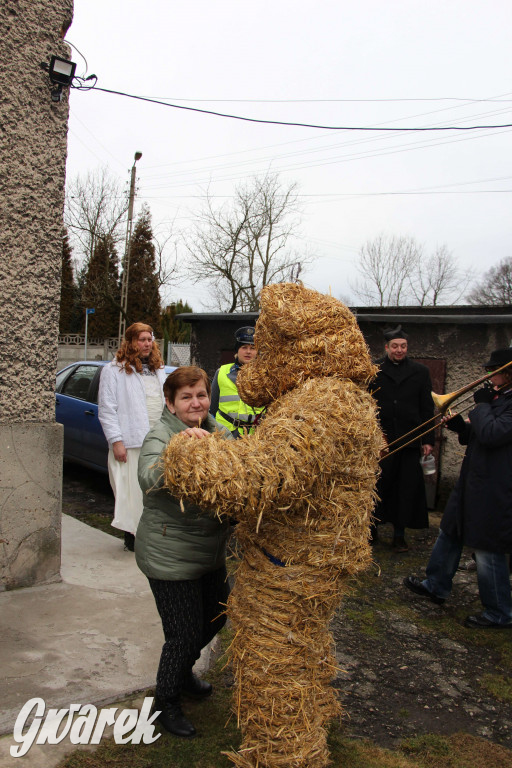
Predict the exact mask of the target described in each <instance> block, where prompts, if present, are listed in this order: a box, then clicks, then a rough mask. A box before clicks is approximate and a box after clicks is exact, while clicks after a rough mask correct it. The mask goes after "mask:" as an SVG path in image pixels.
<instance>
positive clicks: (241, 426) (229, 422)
mask: <svg viewBox="0 0 512 768" xmlns="http://www.w3.org/2000/svg"><path fill="white" fill-rule="evenodd" d="M232 367H233V363H226V365H221V367H220V368H219V372H218V375H217V384H218V385H219V410H218V411H217V413H216V414H215V421H218V422H219V424H222V425H223V426H225V427H227V428H228V429H229V430H230V432H237V431H238V433H239V434H240V435H243V434H245V433H246V432H249V434H252V433H253V432H254V427H251V426H250V425H251V424H252V423H253V421H254V419H255V417H256V415H257V414H258V413H261V411H263V410H264V408H262V407H260V408H253V407H252V406H250V405H246V404H245V403H244V402H243V400H241V399H240V395H239V394H238V389H237V388H236V384H235V383H234V382H233V381H231V379H230V378H229V376H228V373H229V372H230V370H231V368H232ZM233 422H234V423H233Z"/></svg>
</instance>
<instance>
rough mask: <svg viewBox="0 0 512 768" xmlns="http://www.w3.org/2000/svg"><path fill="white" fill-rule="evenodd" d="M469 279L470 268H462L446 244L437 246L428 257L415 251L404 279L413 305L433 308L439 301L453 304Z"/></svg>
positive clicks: (463, 291)
mask: <svg viewBox="0 0 512 768" xmlns="http://www.w3.org/2000/svg"><path fill="white" fill-rule="evenodd" d="M472 279H473V273H472V272H471V270H462V269H461V268H460V267H459V264H458V262H457V259H456V258H455V256H454V255H453V253H452V252H451V251H449V250H448V248H447V246H446V245H440V246H438V247H437V248H436V250H435V251H434V253H432V254H431V255H430V256H426V255H422V253H421V252H419V258H418V262H417V264H416V265H415V268H414V269H413V271H412V272H411V274H410V276H409V281H408V282H409V288H410V292H411V293H412V295H413V296H414V299H415V301H414V303H415V304H419V305H420V306H421V307H424V306H431V307H435V306H438V305H439V304H441V303H442V302H449V303H451V304H456V303H457V302H458V301H459V300H460V299H461V297H462V296H464V294H465V292H466V291H467V288H468V285H469V283H470V282H471V280H472Z"/></svg>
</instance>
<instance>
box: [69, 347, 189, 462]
mask: <svg viewBox="0 0 512 768" xmlns="http://www.w3.org/2000/svg"><path fill="white" fill-rule="evenodd" d="M104 365H108V362H107V361H106V360H92V361H88V360H84V361H83V362H79V363H72V364H71V365H67V366H66V367H65V368H63V369H62V370H61V371H59V372H58V374H57V382H56V386H55V420H56V421H58V422H59V424H62V425H63V427H64V459H66V461H73V462H75V463H77V464H83V465H84V466H86V467H89V468H90V469H95V470H97V471H98V472H105V473H106V472H108V470H107V456H108V444H107V441H106V439H105V435H104V434H103V429H102V427H101V424H100V420H99V419H98V388H99V383H100V376H101V369H102V368H103V366H104ZM175 370H176V368H175V367H174V366H171V365H166V366H165V372H166V373H172V372H173V371H175Z"/></svg>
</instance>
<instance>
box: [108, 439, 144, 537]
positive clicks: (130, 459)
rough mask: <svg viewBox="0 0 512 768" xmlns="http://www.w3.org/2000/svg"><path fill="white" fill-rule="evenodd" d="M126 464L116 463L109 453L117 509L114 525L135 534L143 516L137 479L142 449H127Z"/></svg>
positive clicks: (111, 483)
mask: <svg viewBox="0 0 512 768" xmlns="http://www.w3.org/2000/svg"><path fill="white" fill-rule="evenodd" d="M126 453H127V458H126V463H125V462H122V461H116V460H115V458H114V452H113V451H112V449H111V450H109V452H108V476H109V478H110V485H111V486H112V490H113V491H114V496H115V500H116V502H115V507H114V519H113V520H112V525H113V526H114V528H120V529H121V530H122V531H128V532H129V533H133V534H135V533H136V532H137V526H138V524H139V520H140V516H141V515H142V491H141V489H140V485H139V481H138V478H137V465H138V463H139V454H140V448H127V450H126Z"/></svg>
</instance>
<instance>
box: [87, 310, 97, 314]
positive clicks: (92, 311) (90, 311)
mask: <svg viewBox="0 0 512 768" xmlns="http://www.w3.org/2000/svg"><path fill="white" fill-rule="evenodd" d="M95 312H96V310H95V309H86V310H85V314H86V315H94V313H95Z"/></svg>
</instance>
